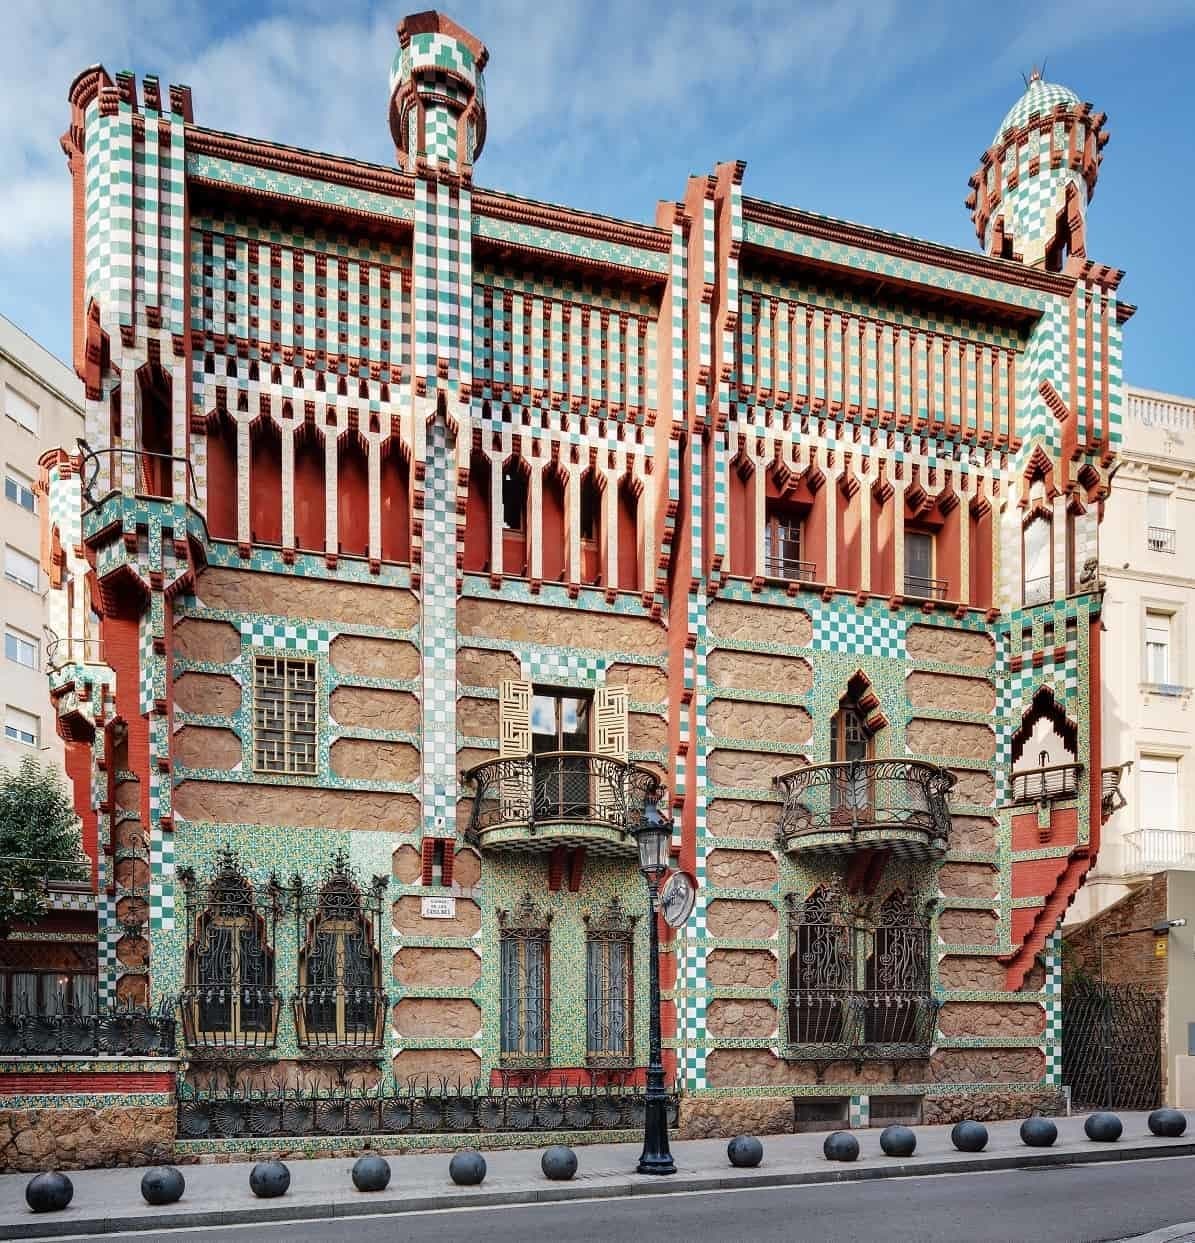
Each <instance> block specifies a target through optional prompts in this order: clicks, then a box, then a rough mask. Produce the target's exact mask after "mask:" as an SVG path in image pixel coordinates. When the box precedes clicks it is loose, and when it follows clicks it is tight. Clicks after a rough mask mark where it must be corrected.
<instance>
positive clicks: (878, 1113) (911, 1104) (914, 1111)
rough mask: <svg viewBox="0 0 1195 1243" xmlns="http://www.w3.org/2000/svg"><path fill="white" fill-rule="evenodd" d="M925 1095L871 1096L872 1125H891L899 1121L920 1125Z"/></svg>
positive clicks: (903, 1123) (908, 1124) (905, 1124)
mask: <svg viewBox="0 0 1195 1243" xmlns="http://www.w3.org/2000/svg"><path fill="white" fill-rule="evenodd" d="M924 1100H925V1097H923V1096H873V1097H872V1098H871V1110H870V1113H871V1125H872V1126H891V1125H892V1124H893V1123H895V1122H899V1123H901V1124H902V1125H904V1126H920V1125H921V1113H922V1102H923V1101H924Z"/></svg>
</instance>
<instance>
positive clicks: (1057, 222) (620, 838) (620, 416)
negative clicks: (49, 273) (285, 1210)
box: [0, 13, 1133, 1159]
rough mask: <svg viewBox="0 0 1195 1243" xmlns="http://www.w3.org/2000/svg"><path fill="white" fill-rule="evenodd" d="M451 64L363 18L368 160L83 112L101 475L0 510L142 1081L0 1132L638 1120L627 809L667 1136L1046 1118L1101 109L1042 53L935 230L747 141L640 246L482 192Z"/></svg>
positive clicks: (255, 1133) (1088, 769) (507, 1127)
mask: <svg viewBox="0 0 1195 1243" xmlns="http://www.w3.org/2000/svg"><path fill="white" fill-rule="evenodd" d="M487 56H488V53H487V51H486V49H485V47H484V45H483V44H482V43H481V42H480V41H479V40H478V39H477V38H476V37H475V36H474V35H473V34H471V33H469V32H468V31H466V30H463V29H462V28H461V27H460V26H458V25H456V24H455V23H454V22H452V21H451V20H449V19H448V18H446V17H443V16H442V15H440V14H437V13H421V14H417V15H415V16H413V17H410V18H407V19H406V20H404V21H403V22H402V23H401V24H400V25H399V27H398V47H397V49H396V51H395V53H394V58H393V63H392V65H391V70H390V90H391V95H390V108H389V118H388V119H389V125H390V132H391V134H392V136H393V139H394V144H395V152H396V161H397V167H396V168H391V167H383V166H378V165H372V164H365V163H362V162H360V161H355V160H350V159H345V158H341V157H337V156H330V155H321V154H317V153H314V152H309V151H304V150H299V149H295V148H288V147H282V146H279V145H277V144H275V143H272V142H268V141H264V140H261V139H256V138H249V137H242V136H239V135H233V134H227V133H222V132H218V131H215V130H211V129H208V128H205V127H204V126H203V125H202V124H201V123H200V122H199V121H197V120H196V119H195V116H194V114H193V110H192V101H191V95H190V92H189V90H188V89H187V88H185V87H181V86H170V87H168V88H167V87H166V86H164V85H162V84H160V83H159V82H158V81H157V80H156V79H154V78H152V77H151V78H146V79H144V80H142V81H141V82H140V83H138V82H137V81H135V80H134V78H133V77H132V76H131V75H128V74H117V75H116V76H115V77H113V76H110V75H109V74H108V73H107V72H106V71H105V70H103V69H102V68H91V69H88V70H86V71H85V72H83V73H82V74H81V75H80V76H79V78H78V79H76V81H75V82H74V84H73V85H72V86H71V88H70V125H69V129H68V132H67V134H66V135H65V137H64V147H65V149H66V151H67V155H68V160H69V162H70V166H71V170H72V174H73V178H74V194H75V204H76V220H77V221H78V225H77V233H76V238H75V272H76V288H75V300H74V323H75V341H76V344H75V365H76V368H77V369H78V372H79V374H80V376H81V377H82V378H83V381H84V383H85V385H86V397H87V401H86V408H87V441H88V445H89V450H88V451H87V452H86V453H83V454H77V453H74V452H72V451H71V450H70V448H69V446H68V447H67V448H65V449H64V451H62V452H56V453H49V454H47V455H46V456H45V457H44V458H43V461H42V473H41V479H40V488H41V489H42V491H43V493H44V494H45V495H46V496H47V497H48V502H49V506H50V510H49V514H48V515H47V516H48V518H50V519H51V521H50V523H49V528H48V534H47V547H48V549H50V550H51V551H50V554H49V555H50V556H51V557H52V558H53V557H56V556H57V557H58V558H59V559H58V561H57V562H54V563H53V565H54V570H53V572H54V576H55V577H54V581H55V583H56V584H57V585H59V586H61V585H62V584H67V583H70V582H72V581H74V582H76V583H78V582H80V581H85V582H86V583H87V585H88V591H87V592H86V593H79V592H76V593H75V595H74V598H73V600H72V599H71V598H70V597H68V596H67V595H65V594H63V593H62V592H60V591H58V590H57V589H56V590H55V592H54V596H55V600H56V604H55V608H56V609H58V610H59V614H58V616H59V618H60V620H59V625H60V627H61V632H63V633H68V634H70V635H72V636H74V635H79V636H84V640H85V641H84V642H83V644H82V645H81V646H80V647H79V648H78V649H77V656H76V659H75V660H74V661H73V662H72V663H71V665H70V666H69V667H68V668H63V669H59V670H57V671H56V672H55V673H54V674H53V675H52V678H51V684H50V691H51V697H52V699H53V701H54V704H55V709H56V713H57V717H58V722H59V730H60V732H61V734H62V736H63V737H64V739H65V740H66V747H67V750H68V763H69V765H70V769H71V773H72V775H73V776H74V777H75V791H76V798H77V805H78V808H79V812H80V815H81V816H82V818H83V821H84V826H85V836H86V840H87V842H88V845H89V849H90V850H91V851H92V852H93V854H94V857H95V858H96V860H97V871H98V878H97V887H98V895H99V897H98V908H99V909H98V927H97V935H98V938H99V941H98V944H99V976H98V989H99V996H100V998H101V1002H102V1004H105V1005H106V1004H110V1003H113V1002H116V1001H132V1002H136V1003H138V1004H143V1005H147V1006H148V1007H149V1008H150V1013H151V1015H152V1016H153V1017H152V1018H151V1019H149V1020H147V1021H148V1022H149V1023H150V1025H151V1027H153V1030H154V1031H156V1032H157V1033H158V1035H157V1036H155V1038H154V1040H155V1041H157V1042H158V1043H156V1044H155V1043H154V1041H149V1040H148V1038H146V1039H144V1040H143V1041H142V1044H141V1045H140V1046H139V1047H140V1048H141V1050H142V1052H143V1053H145V1052H146V1051H152V1052H158V1053H162V1052H165V1051H167V1050H166V1048H165V1043H166V1038H165V1036H164V1035H163V1032H164V1028H163V1023H164V1022H165V1021H167V1018H168V1020H169V1021H170V1022H172V1023H174V1024H176V1031H175V1032H174V1036H173V1037H172V1038H173V1039H174V1043H173V1044H172V1045H171V1048H173V1049H174V1050H176V1051H177V1054H178V1057H179V1059H180V1060H179V1061H178V1062H177V1064H176V1063H175V1062H173V1061H165V1062H164V1061H163V1060H162V1059H160V1058H159V1059H157V1060H154V1059H149V1058H146V1059H145V1060H143V1061H138V1060H137V1059H135V1058H132V1057H130V1060H128V1061H126V1062H125V1063H123V1064H122V1065H120V1066H119V1067H117V1066H112V1065H107V1064H101V1063H95V1064H94V1065H91V1066H89V1067H88V1069H87V1070H86V1073H85V1074H84V1073H83V1072H80V1074H81V1075H82V1076H83V1077H81V1078H80V1079H79V1080H78V1082H77V1084H76V1086H75V1087H74V1088H73V1089H71V1090H68V1089H67V1087H65V1086H64V1085H63V1083H62V1082H61V1080H53V1079H47V1080H46V1081H45V1083H44V1084H42V1085H41V1086H40V1089H39V1090H38V1091H35V1088H36V1087H37V1085H35V1084H34V1083H33V1079H32V1078H30V1077H29V1076H30V1074H31V1072H30V1071H29V1070H28V1068H26V1070H25V1071H24V1072H23V1073H24V1074H25V1075H26V1078H25V1079H24V1080H22V1084H23V1087H22V1090H21V1091H20V1092H12V1093H10V1095H9V1101H10V1106H11V1109H12V1110H13V1112H12V1113H11V1114H10V1118H12V1119H14V1120H13V1121H12V1122H10V1126H11V1128H12V1130H13V1133H14V1134H17V1133H19V1132H20V1130H21V1128H22V1127H33V1126H36V1125H37V1120H38V1118H39V1117H40V1116H41V1115H40V1114H39V1111H44V1110H46V1109H55V1110H58V1109H72V1108H78V1107H79V1106H80V1104H81V1103H82V1104H91V1105H94V1106H96V1107H97V1108H98V1110H99V1112H98V1113H96V1114H95V1115H94V1116H90V1120H89V1123H88V1126H89V1128H90V1129H89V1135H90V1137H91V1139H90V1141H89V1142H91V1143H93V1144H100V1146H101V1147H103V1150H104V1152H105V1154H106V1157H105V1159H119V1157H120V1154H121V1153H122V1152H123V1153H124V1154H125V1156H127V1155H128V1151H129V1142H128V1140H127V1139H126V1138H122V1136H127V1133H128V1126H129V1118H128V1112H129V1111H130V1110H134V1111H136V1113H137V1117H136V1118H135V1120H134V1121H135V1128H136V1133H137V1136H138V1139H139V1140H140V1141H141V1142H143V1143H144V1142H149V1143H152V1144H153V1145H155V1146H156V1148H155V1151H157V1150H166V1151H173V1153H174V1154H175V1156H176V1158H178V1159H182V1158H185V1157H188V1156H196V1155H199V1154H202V1153H209V1152H216V1153H219V1152H244V1151H248V1150H251V1149H253V1148H254V1147H255V1146H261V1145H263V1144H264V1145H267V1146H270V1147H277V1145H278V1143H279V1138H278V1137H279V1136H283V1135H285V1136H287V1137H288V1138H287V1139H286V1140H285V1145H286V1147H287V1148H288V1149H300V1148H305V1149H307V1150H311V1151H317V1150H318V1151H324V1150H328V1149H332V1148H336V1149H342V1150H348V1149H351V1148H353V1147H355V1146H357V1145H359V1144H360V1143H361V1142H362V1140H361V1138H360V1137H361V1136H362V1134H365V1133H372V1134H374V1135H380V1136H385V1137H386V1141H385V1142H386V1144H388V1145H393V1146H396V1147H401V1146H404V1145H406V1146H418V1145H431V1144H443V1143H444V1142H445V1141H444V1137H445V1135H446V1134H447V1135H461V1134H466V1133H470V1132H478V1131H481V1132H485V1133H487V1134H492V1135H499V1134H502V1133H506V1132H511V1131H527V1130H535V1131H536V1132H537V1133H539V1134H540V1135H541V1136H542V1137H544V1138H546V1137H547V1136H549V1135H563V1136H573V1137H574V1138H576V1137H577V1136H584V1135H586V1134H591V1133H595V1132H601V1133H604V1134H607V1135H609V1134H626V1135H627V1136H631V1135H634V1134H635V1133H636V1127H637V1125H638V1122H639V1120H640V1119H641V1118H642V1112H641V1111H642V1099H641V1096H640V1095H639V1086H640V1085H641V1083H642V1078H643V1067H644V1063H645V1061H646V1057H647V1037H646V1032H647V1012H648V991H647V986H648V980H649V974H650V973H649V970H648V965H649V964H648V962H647V958H646V956H647V953H648V935H647V934H648V923H647V921H648V920H649V919H650V918H652V915H651V914H650V912H649V911H648V910H647V909H646V898H645V890H644V886H643V882H642V880H641V878H640V876H639V874H638V872H637V868H636V859H635V845H634V841H633V836H632V830H633V829H634V828H635V827H636V825H637V823H638V820H639V817H640V816H642V815H643V813H644V808H645V807H646V805H647V804H649V803H653V802H654V803H658V805H659V806H661V807H662V808H663V809H665V811H666V812H667V813H668V814H669V815H670V817H671V819H672V823H673V826H674V836H673V851H672V856H673V863H674V866H675V867H676V868H677V869H681V870H685V871H688V872H689V873H691V874H692V877H693V878H694V880H695V882H696V884H697V887H698V891H699V893H698V899H697V905H696V908H695V911H694V913H693V915H692V917H691V918H690V920H689V922H688V924H687V925H686V926H685V927H684V928H683V929H682V930H681V931H680V933H679V934H677V935H675V936H673V935H671V934H669V935H668V936H667V937H666V939H665V942H664V949H663V952H662V956H661V962H660V971H661V976H662V980H663V989H664V1028H665V1044H666V1060H667V1063H668V1074H669V1078H670V1081H671V1082H672V1084H673V1085H674V1087H675V1089H676V1091H677V1093H678V1099H677V1104H676V1110H677V1114H678V1118H677V1124H678V1126H679V1128H680V1130H681V1133H682V1134H685V1135H702V1134H716V1133H726V1132H730V1133H734V1132H736V1131H739V1130H743V1129H759V1130H786V1129H791V1128H792V1127H793V1126H794V1125H798V1126H816V1125H825V1124H827V1123H835V1124H837V1123H839V1122H841V1123H842V1124H851V1125H867V1124H868V1123H869V1121H871V1122H883V1121H886V1120H889V1119H893V1118H897V1117H917V1118H924V1119H926V1120H942V1119H946V1118H952V1117H961V1116H963V1115H965V1114H970V1115H973V1116H985V1117H994V1116H1003V1115H1015V1114H1020V1113H1024V1112H1026V1111H1028V1110H1029V1109H1031V1108H1034V1107H1040V1108H1051V1107H1053V1106H1054V1105H1055V1103H1056V1102H1057V1100H1058V1094H1059V1089H1060V1081H1059V1019H1058V1015H1059V972H1058V963H1057V928H1058V924H1059V922H1060V920H1061V918H1062V916H1063V914H1064V912H1065V911H1066V909H1067V906H1068V904H1069V903H1070V902H1071V901H1072V900H1073V899H1074V898H1075V896H1076V894H1077V893H1078V892H1079V889H1080V886H1081V884H1082V882H1083V879H1084V877H1085V875H1086V873H1087V871H1088V869H1089V868H1090V866H1091V863H1092V860H1093V859H1094V857H1095V854H1096V851H1097V849H1098V847H1099V841H1100V832H1101V827H1102V824H1103V820H1104V817H1105V813H1106V811H1107V809H1108V806H1109V803H1108V799H1107V797H1106V790H1105V785H1104V782H1105V777H1104V769H1105V768H1106V767H1109V766H1110V764H1111V762H1112V761H1114V760H1119V758H1120V757H1119V756H1118V755H1113V754H1111V753H1110V751H1109V748H1108V745H1107V743H1106V741H1105V740H1104V738H1103V737H1102V736H1101V722H1102V719H1103V718H1102V715H1101V704H1100V693H1101V692H1100V666H1101V660H1102V658H1103V632H1102V622H1101V612H1102V598H1101V594H1100V589H1099V578H1098V574H1097V573H1096V565H1097V563H1098V556H1099V552H1098V540H1099V523H1100V519H1101V516H1102V514H1103V509H1104V505H1105V501H1106V498H1107V495H1108V490H1109V486H1110V483H1111V478H1112V474H1113V470H1114V467H1115V464H1116V460H1117V452H1118V449H1119V445H1120V440H1121V422H1122V414H1123V394H1122V385H1121V334H1122V327H1123V325H1124V324H1125V322H1126V321H1127V320H1128V319H1129V318H1130V316H1131V314H1132V311H1133V308H1132V307H1131V306H1130V305H1128V304H1126V303H1124V302H1123V301H1121V300H1120V298H1119V296H1118V293H1117V290H1118V286H1119V284H1120V281H1121V277H1122V273H1121V272H1120V271H1118V270H1117V269H1116V268H1114V267H1110V266H1108V265H1106V264H1104V263H1101V262H1099V261H1098V260H1097V259H1096V258H1095V257H1094V251H1095V247H1094V246H1093V244H1092V241H1091V239H1090V237H1089V235H1088V232H1087V210H1088V204H1089V201H1090V199H1091V196H1092V194H1093V193H1094V191H1095V188H1096V182H1097V178H1098V174H1099V167H1100V163H1101V161H1102V158H1103V154H1102V153H1103V149H1104V145H1105V142H1106V139H1107V131H1106V130H1105V128H1104V121H1105V118H1104V116H1103V114H1102V113H1099V112H1098V111H1096V110H1095V109H1093V108H1092V107H1091V105H1089V104H1086V103H1084V102H1082V100H1081V99H1080V98H1079V97H1078V96H1077V95H1075V94H1074V93H1073V92H1071V91H1070V90H1068V89H1066V88H1064V87H1061V86H1058V85H1055V84H1050V83H1047V82H1045V81H1043V80H1042V79H1041V78H1040V77H1039V76H1037V75H1034V77H1033V78H1032V80H1031V81H1030V82H1029V84H1028V86H1027V88H1026V90H1025V92H1024V93H1023V95H1022V96H1021V97H1020V98H1019V99H1017V100H1016V101H1015V102H1014V104H1013V106H1012V108H1011V110H1010V111H1009V112H1008V114H1007V116H1005V118H1004V119H1003V121H1002V122H1001V123H1000V125H999V128H998V129H997V131H996V133H995V135H994V137H993V138H992V141H991V142H990V143H989V144H988V146H987V147H986V149H985V150H984V152H983V154H982V156H981V157H980V161H979V164H978V167H977V168H976V170H975V172H974V174H973V175H972V176H971V179H970V194H969V197H968V200H967V201H968V205H969V207H970V210H971V212H972V216H973V219H974V224H975V228H976V236H977V239H978V242H979V251H978V252H977V253H972V252H967V251H962V250H958V249H952V248H950V247H946V246H941V245H937V244H935V243H932V242H926V241H921V240H916V239H913V238H908V237H903V236H898V235H895V234H892V233H887V232H884V231H883V230H881V229H877V228H872V227H865V226H860V225H855V224H849V223H846V222H843V221H839V220H833V219H829V218H827V217H824V216H819V215H816V214H813V213H811V212H809V211H806V210H802V209H799V208H795V207H789V206H784V205H779V204H774V203H769V202H765V201H763V200H760V199H756V198H752V197H751V196H750V195H749V194H748V193H747V192H746V189H745V171H746V170H745V167H744V165H743V164H741V163H737V162H728V163H723V164H719V165H718V166H716V167H715V168H714V169H713V170H712V171H711V172H709V173H708V174H703V175H699V176H694V177H692V178H690V179H689V180H688V182H687V183H686V184H685V185H684V186H683V187H681V193H680V196H679V197H678V198H677V199H675V200H669V201H665V202H662V203H660V204H659V206H658V208H657V210H656V213H655V217H654V221H653V223H651V224H649V225H644V224H638V223H633V222H630V221H623V220H613V219H610V218H607V217H601V216H596V215H593V214H591V213H587V212H585V211H584V210H580V209H576V208H571V207H561V206H557V205H554V204H549V203H541V202H532V201H528V200H525V199H520V198H516V197H514V196H512V195H509V194H506V193H504V192H502V191H499V190H490V189H485V188H482V187H481V186H480V185H478V184H476V183H475V180H474V170H475V166H476V165H477V161H478V160H479V159H480V157H481V155H482V150H483V148H484V145H485V138H486V124H487V116H486V102H485V94H484V87H483V71H484V69H485V66H486V61H487ZM379 123H381V118H379ZM499 171H500V170H499ZM84 597H86V600H85V599H84ZM85 603H90V605H91V606H93V608H94V611H95V619H94V629H93V630H92V631H89V630H88V627H89V626H92V625H93V622H92V621H89V619H88V617H87V616H85V607H84V606H85ZM92 634H98V636H99V637H100V638H102V641H103V648H102V652H100V651H98V650H97V649H95V648H93V647H92V646H90V645H89V641H90V637H91V635H92ZM164 1016H165V1017H164ZM154 1024H156V1027H155V1026H153V1025H154ZM147 1030H148V1029H147ZM150 1045H153V1048H152V1049H151V1048H150ZM2 1069H3V1067H2V1065H0V1070H2ZM176 1070H177V1076H176V1075H175V1071H176ZM39 1073H40V1072H39ZM45 1073H46V1074H52V1070H49V1069H48V1070H46V1072H45ZM122 1076H137V1078H136V1079H135V1080H134V1079H129V1080H128V1082H127V1083H126V1081H125V1079H124V1078H122ZM134 1085H135V1086H134ZM346 1086H347V1087H348V1088H350V1089H353V1090H358V1089H361V1088H363V1087H368V1088H369V1089H370V1095H368V1096H353V1095H352V1093H351V1092H350V1096H349V1098H348V1099H346V1098H345V1096H344V1095H343V1089H344V1088H345V1087H346ZM0 1091H3V1082H2V1081H0ZM72 1091H73V1092H75V1093H76V1095H72ZM121 1092H124V1093H126V1094H127V1093H132V1095H125V1096H123V1097H120V1098H119V1100H118V1099H117V1098H116V1094H118V1093H121ZM80 1096H82V1101H80ZM22 1111H24V1112H23V1113H22ZM18 1114H20V1115H21V1116H20V1118H18V1117H17V1115H18ZM60 1130H61V1128H60ZM97 1137H100V1138H97ZM101 1140H102V1142H101ZM139 1151H140V1150H139ZM5 1155H7V1154H5ZM69 1155H70V1154H67V1156H68V1157H69Z"/></svg>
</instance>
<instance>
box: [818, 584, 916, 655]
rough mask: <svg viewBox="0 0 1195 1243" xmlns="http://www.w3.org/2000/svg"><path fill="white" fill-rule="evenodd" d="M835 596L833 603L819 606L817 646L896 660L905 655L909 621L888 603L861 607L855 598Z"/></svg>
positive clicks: (824, 650) (819, 648)
mask: <svg viewBox="0 0 1195 1243" xmlns="http://www.w3.org/2000/svg"><path fill="white" fill-rule="evenodd" d="M840 600H841V597H835V599H834V600H833V601H831V602H830V603H829V604H818V605H815V606H814V607H813V608H812V609H811V610H810V611H811V614H812V618H813V646H814V648H815V649H817V650H818V651H822V652H861V651H866V652H868V653H869V654H870V655H873V656H888V657H891V658H893V659H895V660H903V659H904V657H905V635H906V634H907V633H908V623H907V622H906V621H905V619H904V618H903V617H901V616H900V615H899V614H896V613H893V612H891V610H889V609H888V608H887V607H886V606H884V605H880V606H878V607H876V606H872V607H870V608H867V609H861V608H858V607H857V606H856V605H855V604H854V602H853V601H850V600H847V601H845V602H841V603H840Z"/></svg>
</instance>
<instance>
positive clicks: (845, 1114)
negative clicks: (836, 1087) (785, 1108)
mask: <svg viewBox="0 0 1195 1243" xmlns="http://www.w3.org/2000/svg"><path fill="white" fill-rule="evenodd" d="M850 1105H851V1102H850V1097H847V1096H829V1097H813V1098H811V1099H808V1100H800V1099H798V1100H794V1101H793V1130H794V1131H797V1132H803V1131H837V1130H838V1129H839V1127H842V1126H845V1125H846V1123H847V1121H848V1120H849V1118H850Z"/></svg>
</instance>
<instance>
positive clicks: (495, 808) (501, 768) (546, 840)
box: [462, 751, 660, 859]
mask: <svg viewBox="0 0 1195 1243" xmlns="http://www.w3.org/2000/svg"><path fill="white" fill-rule="evenodd" d="M462 779H463V780H464V781H465V782H467V783H468V784H469V785H471V786H472V788H473V798H472V806H471V809H470V815H469V826H468V836H469V838H470V840H471V841H473V842H475V843H476V844H477V845H478V846H480V847H481V848H482V849H483V850H522V851H527V850H531V851H535V850H552V849H554V848H556V847H558V846H566V847H578V846H584V847H586V848H587V849H588V850H589V851H591V852H594V853H597V854H605V855H621V856H624V857H626V858H628V859H629V858H633V857H635V855H636V846H635V839H634V837H633V836H632V834H631V830H632V829H633V828H634V827H635V826H636V825H637V824H638V821H639V818H640V817H641V816H642V814H643V808H644V805H645V803H646V802H648V801H650V800H651V799H653V798H655V797H656V796H657V794H658V792H659V788H660V782H659V778H658V777H657V776H656V774H655V773H654V772H653V771H652V770H651V769H649V768H644V767H642V766H640V765H638V764H633V763H629V762H627V761H625V760H621V759H617V758H615V757H613V756H609V755H599V754H597V753H595V752H591V751H546V752H540V753H538V754H530V755H521V756H513V757H512V756H503V757H501V758H499V759H496V760H489V761H487V762H486V763H484V764H478V765H476V766H475V767H473V768H471V769H469V770H468V771H467V772H465V773H463V774H462Z"/></svg>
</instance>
